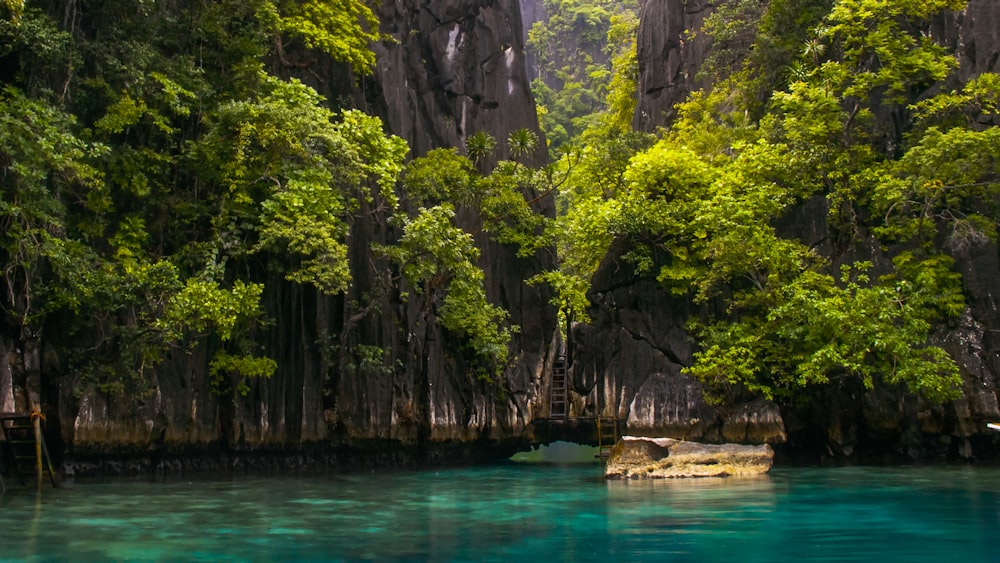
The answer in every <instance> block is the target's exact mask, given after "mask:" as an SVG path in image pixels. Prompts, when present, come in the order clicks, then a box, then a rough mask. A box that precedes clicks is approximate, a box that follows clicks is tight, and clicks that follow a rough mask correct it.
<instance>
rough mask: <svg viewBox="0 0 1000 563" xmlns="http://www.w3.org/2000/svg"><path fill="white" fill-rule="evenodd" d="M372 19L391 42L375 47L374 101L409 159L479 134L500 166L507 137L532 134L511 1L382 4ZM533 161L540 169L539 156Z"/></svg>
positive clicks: (390, 0)
mask: <svg viewBox="0 0 1000 563" xmlns="http://www.w3.org/2000/svg"><path fill="white" fill-rule="evenodd" d="M378 15H379V18H380V19H381V21H382V31H383V33H386V34H388V35H390V36H391V37H392V38H393V41H382V42H381V43H379V44H378V45H376V47H375V50H376V53H377V55H378V63H377V68H376V74H377V82H378V85H379V88H380V90H381V92H380V96H379V97H380V98H381V101H382V103H384V105H385V107H386V112H387V113H386V121H387V122H388V123H389V126H390V127H391V129H392V131H393V132H394V133H395V134H397V135H399V136H401V137H403V138H404V139H407V140H408V141H410V146H411V148H412V151H413V154H414V156H419V155H422V154H424V153H426V152H427V151H429V150H431V149H434V148H438V147H463V146H465V139H466V138H467V137H468V136H469V135H471V134H473V133H476V132H477V131H485V132H487V133H490V134H492V135H493V136H494V137H496V138H497V140H498V141H499V142H498V149H499V154H498V155H497V156H498V158H500V159H505V158H507V157H508V156H509V153H508V152H507V147H506V145H505V143H504V142H503V141H504V140H505V139H506V138H507V134H508V133H509V132H510V131H513V130H515V129H521V128H528V129H531V130H533V131H538V117H537V115H536V114H535V104H534V100H533V99H532V97H531V90H530V84H529V82H528V78H527V76H526V74H525V64H524V49H523V31H522V26H521V9H520V7H519V5H518V2H516V1H515V0H498V1H493V2H482V1H478V2H458V1H446V2H430V3H428V2H423V1H420V0H386V1H384V2H383V3H382V6H381V8H380V9H379V14H378ZM541 145H542V147H544V143H542V144H541ZM534 157H535V159H536V162H538V163H543V162H545V161H546V155H545V153H544V149H543V150H539V151H538V152H536V154H535V155H534Z"/></svg>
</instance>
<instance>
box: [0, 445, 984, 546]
mask: <svg viewBox="0 0 1000 563" xmlns="http://www.w3.org/2000/svg"><path fill="white" fill-rule="evenodd" d="M8 486H10V483H9V482H8ZM998 532H1000V469H995V468H953V467H951V468H942V467H934V468H911V467H907V468H869V467H865V468H836V469H827V468H807V469H803V468H794V469H782V468H779V469H775V470H773V471H772V472H771V474H770V475H768V476H766V477H764V478H758V479H733V478H730V479H709V480H684V481H656V482H637V481H632V482H617V481H616V482H605V481H604V480H603V479H602V478H601V468H600V466H598V465H596V464H586V465H569V466H557V465H541V464H515V463H511V464H504V465H497V466H489V467H476V468H462V469H442V470H428V471H413V472H375V473H352V474H329V475H323V476H308V477H305V476H303V477H294V476H256V477H254V476H240V477H235V478H229V479H224V480H220V479H195V480H179V479H167V480H157V481H139V480H117V481H111V482H77V483H76V484H75V485H74V486H73V487H72V488H67V489H63V490H60V491H52V490H45V491H43V494H42V495H41V497H40V498H39V497H36V495H35V493H34V492H33V491H27V490H20V489H17V490H12V491H8V493H7V494H6V495H3V496H2V497H0V560H2V561H21V560H29V561H49V560H73V561H106V560H170V561H176V560H211V561H236V560H259V561H290V560H297V561H307V560H309V561H311V560H328V561H336V560H341V561H357V560H375V561H427V560H431V561H518V560H520V561H521V562H528V561H547V562H550V563H551V562H556V561H602V562H608V561H678V562H715V561H718V562H723V561H724V562H733V561H769V562H770V561H879V562H883V561H961V562H973V561H1000V533H998Z"/></svg>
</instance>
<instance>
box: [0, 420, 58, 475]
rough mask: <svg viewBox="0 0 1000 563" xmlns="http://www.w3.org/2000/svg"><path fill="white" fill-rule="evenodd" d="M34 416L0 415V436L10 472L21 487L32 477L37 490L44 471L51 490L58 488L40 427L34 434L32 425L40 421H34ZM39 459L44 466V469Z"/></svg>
mask: <svg viewBox="0 0 1000 563" xmlns="http://www.w3.org/2000/svg"><path fill="white" fill-rule="evenodd" d="M37 416H40V415H31V414H15V413H0V432H2V434H3V438H4V447H5V449H6V451H7V458H8V460H10V461H11V463H12V467H11V469H13V471H14V473H16V474H17V478H18V480H20V481H21V484H22V485H27V484H28V483H29V479H30V478H31V477H35V479H36V481H37V483H36V484H37V486H38V487H41V484H42V483H41V474H42V473H43V471H44V470H47V471H48V473H49V480H50V481H52V486H53V487H56V486H58V485H57V484H56V475H55V470H54V469H53V468H52V458H51V457H49V448H48V446H46V445H45V438H44V436H42V433H41V431H40V427H39V431H38V432H36V429H35V425H36V424H40V423H41V421H40V420H39V421H36V420H35V417H37ZM43 456H44V460H45V462H46V463H45V464H44V465H43V464H42V460H43Z"/></svg>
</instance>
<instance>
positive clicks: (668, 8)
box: [632, 0, 711, 131]
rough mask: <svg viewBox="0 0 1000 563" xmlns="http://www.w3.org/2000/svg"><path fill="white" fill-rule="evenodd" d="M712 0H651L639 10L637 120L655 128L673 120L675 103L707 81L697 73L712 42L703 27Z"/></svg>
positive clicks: (642, 125)
mask: <svg viewBox="0 0 1000 563" xmlns="http://www.w3.org/2000/svg"><path fill="white" fill-rule="evenodd" d="M710 10H711V3H710V2H708V1H707V0H647V1H646V2H645V3H644V4H643V6H642V10H641V11H640V13H639V37H638V39H637V43H636V53H637V56H638V59H639V92H638V100H637V103H636V108H635V117H634V119H633V122H632V125H633V126H634V127H635V128H636V129H637V130H640V131H654V130H655V129H656V128H657V127H662V126H665V125H667V124H669V123H670V122H672V121H673V119H674V117H676V111H675V110H674V105H676V104H678V103H680V102H682V101H684V99H685V98H686V97H687V95H688V94H690V93H691V92H692V91H694V90H698V89H700V88H701V87H702V86H705V85H707V83H705V82H704V81H699V80H698V79H697V74H698V69H699V67H700V66H701V63H702V62H704V60H705V57H706V56H707V54H708V48H709V46H710V41H709V39H708V38H707V37H706V36H705V35H704V34H692V33H691V32H696V31H698V30H700V29H701V26H702V23H703V21H704V19H705V16H706V15H708V14H709V13H710Z"/></svg>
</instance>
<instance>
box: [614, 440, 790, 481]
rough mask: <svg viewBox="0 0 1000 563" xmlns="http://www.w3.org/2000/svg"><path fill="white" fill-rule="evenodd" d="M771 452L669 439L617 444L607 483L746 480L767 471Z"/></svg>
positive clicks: (772, 452) (737, 446)
mask: <svg viewBox="0 0 1000 563" xmlns="http://www.w3.org/2000/svg"><path fill="white" fill-rule="evenodd" d="M773 464H774V450H772V449H771V447H770V446H768V445H767V444H764V445H760V446H745V445H740V444H699V443H695V442H686V441H682V440H672V439H670V438H659V439H657V438H636V437H632V436H626V437H624V438H623V439H622V440H621V441H619V442H618V443H617V444H616V445H615V447H614V449H612V450H611V455H610V457H609V458H608V463H607V466H606V467H605V469H604V476H605V477H606V478H608V479H674V478H682V477H730V476H738V477H747V476H752V475H761V474H764V473H767V472H768V471H770V470H771V466H772V465H773Z"/></svg>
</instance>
